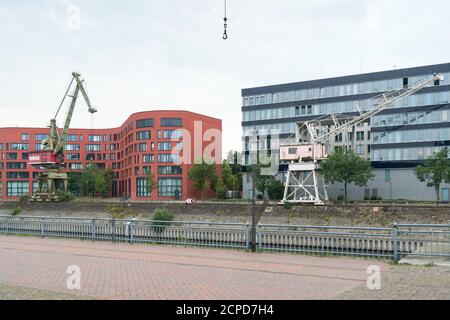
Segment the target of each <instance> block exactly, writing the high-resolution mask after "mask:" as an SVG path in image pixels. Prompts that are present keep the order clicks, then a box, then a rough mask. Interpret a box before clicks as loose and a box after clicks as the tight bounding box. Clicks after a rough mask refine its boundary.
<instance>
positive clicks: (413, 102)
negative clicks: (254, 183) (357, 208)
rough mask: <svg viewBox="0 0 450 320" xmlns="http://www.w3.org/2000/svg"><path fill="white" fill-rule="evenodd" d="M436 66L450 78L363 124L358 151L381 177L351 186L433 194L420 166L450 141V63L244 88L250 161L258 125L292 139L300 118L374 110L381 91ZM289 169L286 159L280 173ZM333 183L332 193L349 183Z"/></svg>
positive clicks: (341, 139) (336, 141) (382, 192)
mask: <svg viewBox="0 0 450 320" xmlns="http://www.w3.org/2000/svg"><path fill="white" fill-rule="evenodd" d="M434 73H442V74H443V75H444V80H443V81H437V82H435V83H434V84H432V85H430V86H428V87H426V88H424V89H422V90H420V91H419V92H417V93H416V94H414V95H411V96H409V97H407V98H404V99H402V100H400V101H398V102H397V103H396V104H395V105H393V106H391V107H389V108H387V109H385V110H383V111H382V112H380V113H379V114H377V115H375V116H374V117H373V118H372V119H371V120H370V123H368V124H364V125H362V126H360V127H358V128H356V135H357V137H356V141H357V142H356V145H355V149H356V150H355V151H356V153H357V154H359V155H360V156H362V157H366V158H370V160H371V161H372V165H373V167H374V174H375V178H374V179H373V180H372V181H370V182H369V184H368V185H367V187H364V188H360V187H355V186H352V187H351V188H350V197H351V198H352V199H353V200H362V199H364V198H366V199H367V198H380V197H381V198H383V199H410V200H433V199H435V193H434V190H433V188H428V187H427V186H426V184H425V183H420V182H419V181H418V180H417V179H416V177H415V174H414V171H413V170H414V168H415V167H416V166H418V165H420V164H421V163H423V161H424V159H426V158H427V157H428V156H430V155H432V154H433V153H434V152H436V151H439V150H440V149H442V148H444V147H448V146H449V145H450V116H449V111H450V110H449V109H450V105H449V94H450V63H446V64H439V65H431V66H423V67H416V68H408V69H398V70H390V71H384V72H376V73H367V74H359V75H352V76H344V77H336V78H329V79H319V80H313V81H304V82H297V83H289V84H280V85H272V86H265V87H258V88H249V89H243V90H242V101H243V106H242V114H243V122H242V127H243V146H244V149H243V151H244V163H245V162H247V163H248V160H249V159H248V154H249V149H248V140H249V136H250V134H251V131H252V129H256V131H257V132H264V131H265V130H268V131H270V130H278V132H279V133H280V138H281V143H284V142H290V139H291V138H292V135H293V134H295V130H296V123H298V122H303V121H306V120H312V119H315V118H318V117H321V116H324V115H329V114H332V113H334V114H340V113H346V114H351V115H356V114H357V112H358V108H359V109H362V110H369V109H370V108H371V107H372V105H373V100H372V99H373V98H374V97H375V96H377V95H380V94H382V93H384V92H387V91H390V90H393V89H400V88H402V87H403V86H405V85H408V84H413V83H415V82H417V81H419V80H420V79H423V78H424V77H430V76H432V75H433V74H434ZM347 134H350V132H349V133H347ZM345 139H346V137H345V135H344V136H336V137H334V138H333V139H331V141H330V145H331V147H332V148H334V147H339V146H340V145H344V144H345ZM350 140H351V139H350ZM262 151H265V150H263V149H262ZM272 152H275V153H276V152H277V151H276V150H273V151H272ZM286 169H287V168H286V166H282V165H281V166H280V173H281V174H280V176H283V174H282V173H283V171H285V170H286ZM248 182H249V179H248V178H246V177H244V195H245V196H246V197H249V196H250V193H249V190H250V189H251V187H250V185H249V184H248ZM449 187H450V186H449V185H443V186H442V189H441V190H440V192H441V198H442V199H443V200H444V201H448V200H449ZM328 190H329V195H330V197H331V198H337V197H339V196H341V195H342V194H343V187H342V186H340V185H338V184H337V185H332V186H330V187H329V188H328Z"/></svg>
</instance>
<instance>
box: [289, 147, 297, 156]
mask: <svg viewBox="0 0 450 320" xmlns="http://www.w3.org/2000/svg"><path fill="white" fill-rule="evenodd" d="M289 154H290V155H295V154H297V148H289Z"/></svg>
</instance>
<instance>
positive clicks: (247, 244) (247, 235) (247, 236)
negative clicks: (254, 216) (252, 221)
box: [244, 224, 250, 250]
mask: <svg viewBox="0 0 450 320" xmlns="http://www.w3.org/2000/svg"><path fill="white" fill-rule="evenodd" d="M244 235H245V247H246V248H247V250H249V249H250V226H249V225H248V224H246V225H245V226H244Z"/></svg>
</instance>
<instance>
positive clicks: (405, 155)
mask: <svg viewBox="0 0 450 320" xmlns="http://www.w3.org/2000/svg"><path fill="white" fill-rule="evenodd" d="M443 148H444V147H412V148H396V149H380V150H378V149H372V151H371V153H372V154H371V158H372V161H403V160H424V159H426V158H428V157H430V156H432V155H433V154H434V153H436V152H439V151H440V150H442V149H443ZM449 158H450V152H449Z"/></svg>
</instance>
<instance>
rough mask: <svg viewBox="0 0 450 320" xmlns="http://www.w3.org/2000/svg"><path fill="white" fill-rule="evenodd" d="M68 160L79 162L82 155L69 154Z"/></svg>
mask: <svg viewBox="0 0 450 320" xmlns="http://www.w3.org/2000/svg"><path fill="white" fill-rule="evenodd" d="M66 159H67V160H71V161H78V160H80V154H79V153H68V154H67V155H66Z"/></svg>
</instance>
